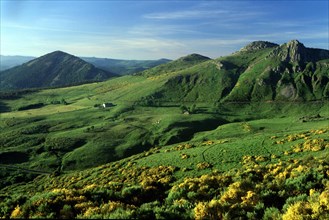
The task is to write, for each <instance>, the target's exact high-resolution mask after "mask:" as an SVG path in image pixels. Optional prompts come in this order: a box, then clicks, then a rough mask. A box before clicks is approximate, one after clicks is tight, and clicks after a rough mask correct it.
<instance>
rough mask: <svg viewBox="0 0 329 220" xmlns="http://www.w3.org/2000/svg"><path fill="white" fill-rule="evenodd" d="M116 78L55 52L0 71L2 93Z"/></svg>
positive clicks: (82, 61)
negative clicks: (3, 91)
mask: <svg viewBox="0 0 329 220" xmlns="http://www.w3.org/2000/svg"><path fill="white" fill-rule="evenodd" d="M115 76H117V75H116V74H114V73H111V72H107V71H104V70H101V69H99V68H96V67H95V66H94V65H92V64H89V63H87V62H85V61H84V60H82V59H80V58H78V57H76V56H73V55H71V54H68V53H65V52H62V51H55V52H52V53H49V54H46V55H44V56H41V57H39V58H36V59H34V60H31V61H29V62H27V63H24V64H22V65H20V66H16V67H14V68H11V69H8V70H5V71H2V72H0V77H1V81H0V87H1V89H2V90H11V89H25V88H42V87H57V86H69V85H75V84H81V83H85V82H92V81H102V80H105V79H109V78H111V77H115Z"/></svg>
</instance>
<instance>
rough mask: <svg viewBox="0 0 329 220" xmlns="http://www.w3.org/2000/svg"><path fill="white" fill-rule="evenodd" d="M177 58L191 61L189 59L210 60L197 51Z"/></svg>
mask: <svg viewBox="0 0 329 220" xmlns="http://www.w3.org/2000/svg"><path fill="white" fill-rule="evenodd" d="M178 60H181V61H185V62H191V61H206V60H210V58H209V57H206V56H203V55H200V54H197V53H192V54H189V55H187V56H184V57H181V58H179V59H178Z"/></svg>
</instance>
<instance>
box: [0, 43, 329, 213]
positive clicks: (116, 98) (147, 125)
mask: <svg viewBox="0 0 329 220" xmlns="http://www.w3.org/2000/svg"><path fill="white" fill-rule="evenodd" d="M287 48H289V49H287ZM296 48H297V49H296ZM298 48H299V49H298ZM300 48H302V49H300ZM327 52H328V51H326V50H319V49H308V48H306V47H304V46H303V45H302V44H301V43H299V42H297V41H292V42H289V43H287V44H283V45H280V46H279V45H276V44H273V43H269V42H263V41H261V42H254V43H251V44H249V45H247V46H246V47H244V48H242V49H241V50H240V51H238V52H236V53H234V54H232V55H230V56H226V57H221V58H218V59H210V58H207V57H204V56H202V55H198V54H191V55H188V56H185V57H182V58H179V59H177V60H175V61H171V62H169V63H167V64H162V65H159V66H157V67H154V68H152V69H149V70H146V71H144V72H141V73H138V74H135V75H129V76H123V77H118V78H113V79H110V80H108V81H104V82H94V83H89V84H84V85H78V86H72V87H66V88H56V89H55V88H54V89H43V90H41V89H40V90H21V91H14V92H1V93H0V95H1V96H0V98H1V99H0V114H1V116H0V117H1V120H0V129H1V136H0V198H1V200H0V207H1V208H0V217H3V218H114V219H117V218H138V219H154V218H166V219H167V218H170V219H171V218H183V219H190V218H195V219H273V216H276V217H275V218H274V219H281V218H282V219H298V218H302V219H303V218H305V219H327V218H328V217H329V216H328V213H329V203H328V201H329V197H328V196H329V191H328V190H329V188H328V181H329V173H328V168H329V161H328V158H329V157H328V150H329V139H328V132H329V107H328V106H329V102H328V99H327V97H328V96H327V94H328V93H327V92H328V88H329V85H328V82H329V81H328V77H329V73H328V71H329V68H328V58H327ZM285 68H287V71H286V72H285ZM105 103H107V106H108V107H105V108H104V107H102V106H103V104H105ZM302 207H303V208H302Z"/></svg>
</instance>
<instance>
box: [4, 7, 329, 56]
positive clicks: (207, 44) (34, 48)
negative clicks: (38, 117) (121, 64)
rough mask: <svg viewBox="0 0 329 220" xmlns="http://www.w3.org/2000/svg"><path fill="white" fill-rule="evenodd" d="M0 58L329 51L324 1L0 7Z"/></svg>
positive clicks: (218, 54)
mask: <svg viewBox="0 0 329 220" xmlns="http://www.w3.org/2000/svg"><path fill="white" fill-rule="evenodd" d="M0 2H1V20H0V21H1V51H0V53H1V54H2V55H32V56H41V55H43V54H46V53H49V52H52V51H55V50H62V51H65V52H68V53H71V54H74V55H76V56H96V57H108V58H120V59H159V58H170V59H176V58H178V57H181V56H184V55H187V54H190V53H200V54H203V55H205V56H209V57H211V58H216V57H219V56H223V55H229V54H230V53H232V52H234V51H237V50H239V49H240V48H241V47H243V46H245V45H246V44H247V43H250V42H252V41H255V40H266V41H271V42H275V43H279V44H282V43H285V42H287V41H289V40H292V39H298V40H300V41H301V42H303V43H304V44H305V46H307V47H315V48H324V49H329V48H328V47H329V46H328V44H329V40H328V39H329V30H328V25H329V21H328V17H329V16H328V10H329V9H328V8H329V5H328V4H329V3H328V0H322V1H314V0H313V1H307V0H302V1H297V0H296V1H283V0H277V1H269V0H263V1H261V0H258V1H247V0H243V1H238V0H233V1H206V0H203V1H201V0H200V1H196V0H195V1H188V0H184V1H173V0H167V1H156V0H154V1H151V0H147V1H138V0H135V1H127V0H121V1H115V0H103V1H97V0H93V1H88V0H80V1H79V0H74V1H60V0H35V1H30V0H0Z"/></svg>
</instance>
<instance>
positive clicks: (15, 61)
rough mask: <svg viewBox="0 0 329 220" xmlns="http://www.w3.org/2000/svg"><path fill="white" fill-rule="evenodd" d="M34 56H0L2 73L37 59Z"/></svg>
mask: <svg viewBox="0 0 329 220" xmlns="http://www.w3.org/2000/svg"><path fill="white" fill-rule="evenodd" d="M35 58H36V57H33V56H4V55H0V72H1V71H4V70H7V69H10V68H12V67H15V66H18V65H21V64H23V63H26V62H28V61H30V60H33V59H35Z"/></svg>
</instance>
